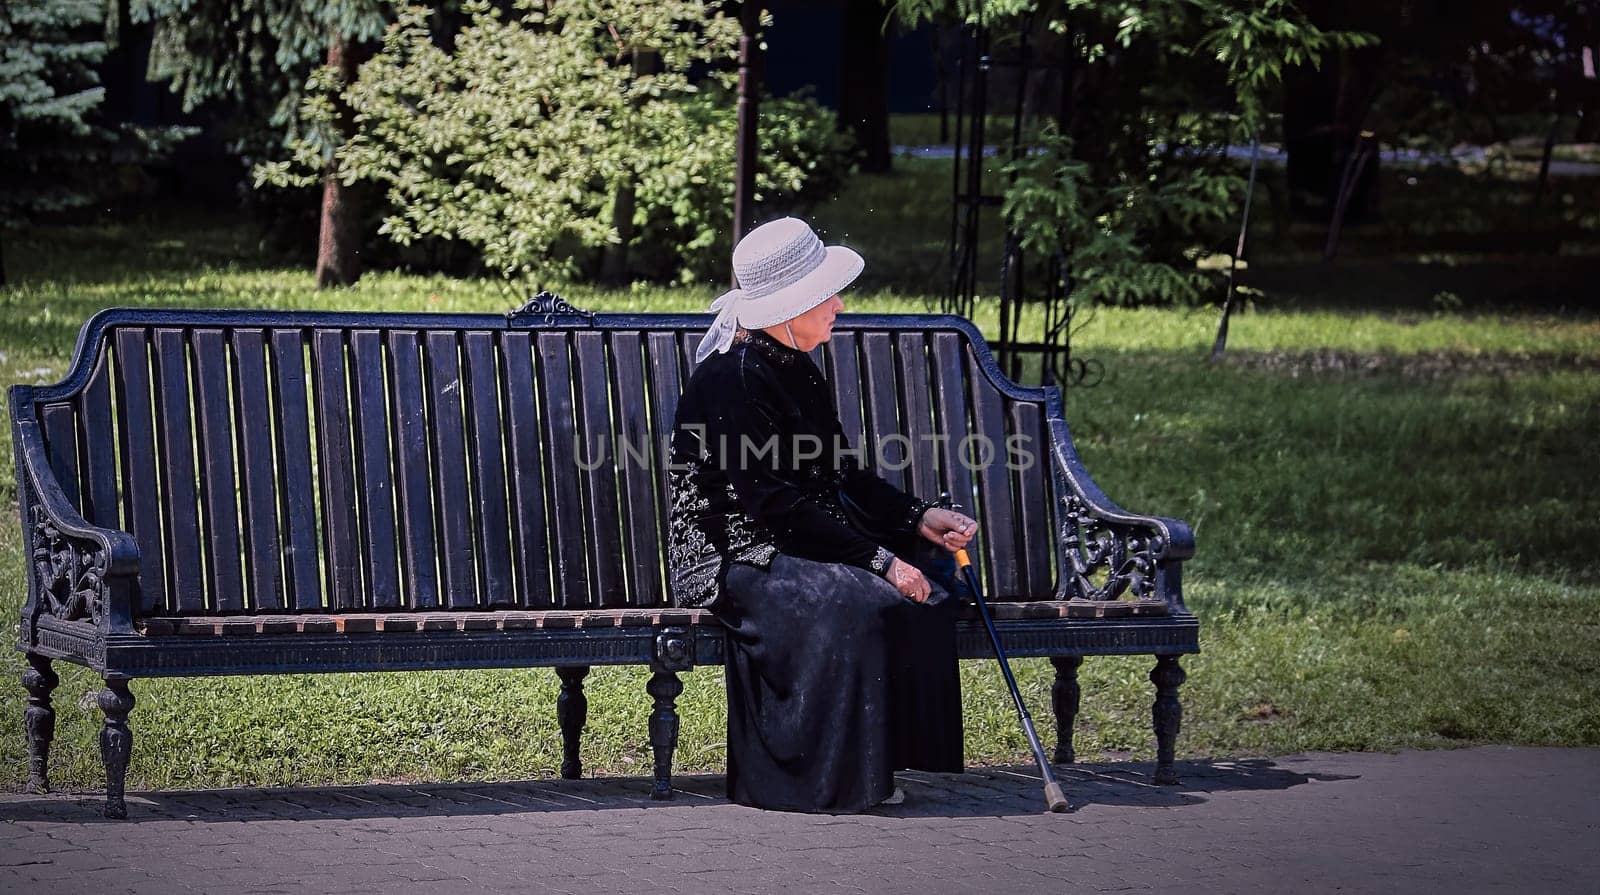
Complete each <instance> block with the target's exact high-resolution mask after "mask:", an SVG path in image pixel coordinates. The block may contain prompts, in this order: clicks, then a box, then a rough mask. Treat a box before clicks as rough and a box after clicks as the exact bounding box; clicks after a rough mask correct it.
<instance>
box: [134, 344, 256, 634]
mask: <svg viewBox="0 0 1600 895" xmlns="http://www.w3.org/2000/svg"><path fill="white" fill-rule="evenodd" d="M229 341H230V342H231V343H232V345H233V410H234V426H235V430H236V431H237V433H238V435H237V440H238V445H239V449H238V463H239V494H240V497H241V500H242V503H243V506H242V512H241V513H240V517H241V518H242V519H243V521H244V532H243V534H244V551H245V557H246V561H245V576H246V578H247V579H248V584H249V593H248V596H247V597H246V605H248V606H250V607H251V608H252V609H256V610H258V611H270V610H273V609H284V608H286V606H285V601H284V597H283V595H284V585H283V547H282V538H281V537H280V536H279V532H278V484H277V457H276V451H275V450H274V449H273V438H274V421H273V416H274V412H273V407H272V397H271V390H270V389H269V387H268V384H267V335H266V331H265V330H263V329H256V328H245V329H236V330H234V331H233V333H232V334H231V337H230V339H229ZM122 372H123V375H126V370H123V371H122ZM126 410H127V408H126V406H123V407H121V408H119V412H126ZM118 419H119V420H120V419H121V417H120V416H119V417H118Z"/></svg>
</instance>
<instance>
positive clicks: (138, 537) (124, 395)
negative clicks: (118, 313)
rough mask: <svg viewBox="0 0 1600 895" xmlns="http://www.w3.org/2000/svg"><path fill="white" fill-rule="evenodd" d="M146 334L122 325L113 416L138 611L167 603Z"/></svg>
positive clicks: (142, 330)
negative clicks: (133, 548) (134, 554)
mask: <svg viewBox="0 0 1600 895" xmlns="http://www.w3.org/2000/svg"><path fill="white" fill-rule="evenodd" d="M147 338H148V333H147V331H146V330H144V329H143V328H139V327H130V328H127V329H121V330H118V331H117V334H116V345H117V355H116V356H117V369H118V376H117V386H118V393H117V407H118V408H119V410H120V412H119V414H118V419H117V428H118V432H119V434H120V435H121V455H122V483H123V491H122V496H123V500H124V501H125V503H126V507H125V509H124V510H123V518H124V519H125V520H127V522H128V523H129V525H128V528H129V530H130V531H131V533H132V534H133V539H134V542H135V543H136V544H138V545H139V558H140V562H141V563H142V564H143V565H142V567H141V572H140V575H139V600H138V611H139V612H140V613H149V612H152V611H154V610H156V609H157V608H161V607H165V606H166V605H167V573H166V568H167V551H166V545H165V543H164V542H163V541H164V536H163V529H162V527H161V489H160V487H159V485H158V483H157V481H156V433H155V406H154V402H153V399H152V397H151V393H150V354H149V350H148V344H147V341H146V340H147Z"/></svg>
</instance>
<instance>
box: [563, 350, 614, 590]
mask: <svg viewBox="0 0 1600 895" xmlns="http://www.w3.org/2000/svg"><path fill="white" fill-rule="evenodd" d="M572 351H573V355H574V359H575V363H576V365H577V370H576V371H577V380H576V382H575V383H574V384H575V386H576V392H577V394H576V398H577V408H576V409H577V411H578V414H577V423H578V427H577V430H576V431H577V434H576V437H575V440H574V453H575V454H577V456H578V459H579V463H580V464H581V467H582V470H583V471H582V478H583V482H584V487H583V489H582V493H583V498H582V501H583V503H582V505H583V521H584V527H585V528H586V529H587V535H588V537H587V538H586V539H585V540H586V542H587V547H588V548H589V549H588V559H589V568H590V579H589V584H590V592H589V600H588V602H587V603H586V605H590V606H621V605H623V603H624V602H625V594H626V584H625V582H624V580H623V571H622V566H623V563H622V529H621V525H620V520H621V516H622V514H621V507H620V506H619V505H618V502H617V490H618V489H617V468H616V464H615V463H614V462H612V461H613V460H614V459H615V457H614V455H613V448H614V446H615V444H616V439H615V438H614V430H613V429H612V425H611V395H610V379H611V376H610V375H609V374H610V371H609V370H608V369H607V364H606V345H605V334H604V333H600V332H578V333H573V335H572Z"/></svg>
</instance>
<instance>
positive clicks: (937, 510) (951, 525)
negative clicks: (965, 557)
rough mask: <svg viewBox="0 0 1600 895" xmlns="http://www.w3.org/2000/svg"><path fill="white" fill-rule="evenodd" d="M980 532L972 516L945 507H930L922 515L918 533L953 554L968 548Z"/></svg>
mask: <svg viewBox="0 0 1600 895" xmlns="http://www.w3.org/2000/svg"><path fill="white" fill-rule="evenodd" d="M977 532H978V523H977V521H976V520H974V519H973V518H972V517H971V516H965V515H962V514H961V513H958V512H956V511H955V510H947V509H945V508H944V507H929V508H928V509H927V511H925V512H924V513H923V514H922V522H921V524H919V525H918V526H917V533H918V534H920V535H922V536H923V537H925V538H927V539H928V540H930V541H932V542H934V543H935V544H938V545H939V546H940V547H943V548H944V549H946V550H948V551H950V552H951V553H954V552H956V551H957V550H960V549H961V548H963V547H965V546H967V542H968V541H970V540H972V536H973V535H974V534H977Z"/></svg>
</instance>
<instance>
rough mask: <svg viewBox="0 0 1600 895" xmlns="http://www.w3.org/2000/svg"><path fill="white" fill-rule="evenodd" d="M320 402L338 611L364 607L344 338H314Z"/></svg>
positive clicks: (330, 579)
mask: <svg viewBox="0 0 1600 895" xmlns="http://www.w3.org/2000/svg"><path fill="white" fill-rule="evenodd" d="M311 383H312V393H313V395H314V396H315V400H314V402H313V403H314V404H315V406H316V413H315V416H314V419H315V420H316V428H317V437H316V448H317V451H316V457H317V469H316V477H317V482H318V485H319V487H320V489H321V498H322V549H323V554H322V555H323V565H324V571H325V573H326V574H325V577H326V579H327V588H328V602H329V604H330V605H332V606H333V607H334V608H337V609H355V608H359V607H361V606H362V605H363V601H364V593H363V586H362V576H361V533H360V531H359V529H358V528H357V526H356V468H355V467H356V462H355V453H354V447H355V445H354V434H355V430H354V428H353V426H352V423H351V414H350V386H349V375H348V373H347V359H346V357H345V333H344V332H343V331H341V330H337V329H319V330H315V331H313V333H312V335H311Z"/></svg>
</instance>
